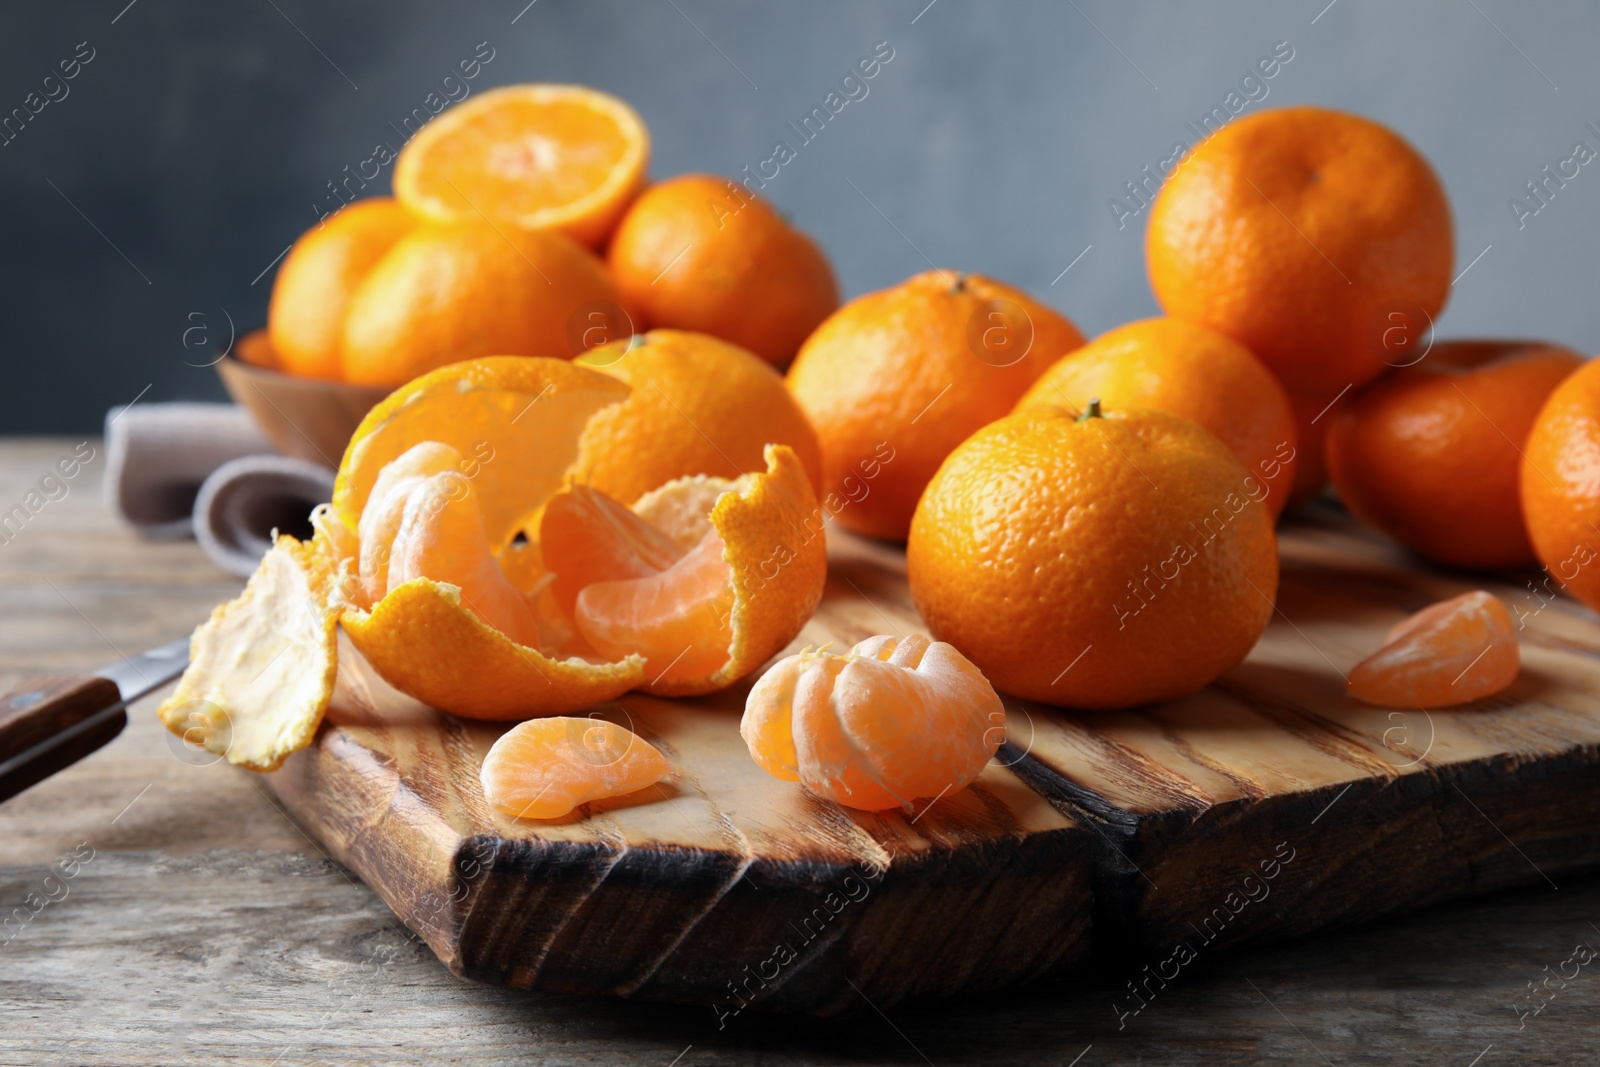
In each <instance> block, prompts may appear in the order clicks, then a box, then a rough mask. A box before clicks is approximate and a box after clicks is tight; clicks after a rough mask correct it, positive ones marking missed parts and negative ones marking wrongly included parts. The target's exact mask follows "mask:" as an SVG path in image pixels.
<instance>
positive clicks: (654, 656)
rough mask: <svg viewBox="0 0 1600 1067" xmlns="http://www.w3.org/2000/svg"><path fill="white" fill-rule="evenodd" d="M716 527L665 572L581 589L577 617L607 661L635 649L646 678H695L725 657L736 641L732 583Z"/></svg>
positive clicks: (676, 681) (586, 636) (666, 681)
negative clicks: (733, 621)
mask: <svg viewBox="0 0 1600 1067" xmlns="http://www.w3.org/2000/svg"><path fill="white" fill-rule="evenodd" d="M725 547H726V546H724V545H723V543H722V537H721V536H720V535H719V534H718V533H717V532H716V531H715V530H712V531H711V532H709V533H707V534H706V535H705V537H704V538H703V539H702V540H701V541H700V544H699V545H698V546H696V547H695V549H694V550H693V551H691V552H689V553H688V554H687V555H685V556H684V557H683V558H682V559H679V560H677V561H676V562H675V563H673V564H672V565H671V566H669V567H668V568H667V569H666V570H663V571H660V572H656V573H652V574H650V575H648V576H647V577H641V578H632V579H624V580H621V581H602V582H595V583H594V584H592V585H588V586H585V587H584V588H583V591H582V592H580V593H579V594H578V600H577V605H576V611H575V613H574V616H573V618H574V621H575V622H576V623H577V626H578V632H579V633H581V634H583V637H584V640H586V641H588V642H589V644H591V645H593V646H594V648H595V650H596V651H598V652H599V653H600V654H601V655H603V656H605V657H607V658H608V659H620V658H621V657H623V656H625V655H627V654H629V653H631V652H637V653H639V654H640V655H642V656H644V657H645V673H646V674H647V675H649V676H650V678H651V683H652V684H657V683H664V684H667V685H673V684H683V683H685V682H692V681H693V680H695V679H698V678H704V677H706V676H708V675H712V674H715V673H716V672H717V671H718V670H719V669H720V668H721V667H722V666H723V664H725V663H727V662H728V647H729V646H730V645H731V644H732V643H733V625H732V613H733V583H732V581H730V580H729V579H730V575H729V573H728V565H727V564H726V563H725V562H723V559H722V554H723V550H724V548H725Z"/></svg>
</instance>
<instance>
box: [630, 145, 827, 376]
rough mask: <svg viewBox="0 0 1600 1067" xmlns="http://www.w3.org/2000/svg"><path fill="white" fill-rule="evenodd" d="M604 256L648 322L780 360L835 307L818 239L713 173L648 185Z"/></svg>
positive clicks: (774, 361)
mask: <svg viewBox="0 0 1600 1067" xmlns="http://www.w3.org/2000/svg"><path fill="white" fill-rule="evenodd" d="M607 261H608V262H609V263H610V265H611V271H612V273H613V275H615V277H616V279H617V285H618V287H619V288H620V289H621V290H622V296H623V299H624V300H625V301H627V303H628V304H629V305H630V306H631V307H633V308H634V309H635V310H637V311H638V313H639V316H640V318H641V319H642V320H643V325H644V327H645V328H647V329H655V328H657V327H661V326H669V327H673V328H676V329H680V330H695V331H698V332H700V333H708V334H711V335H712V336H714V337H720V338H722V339H723V340H725V341H729V342H732V343H733V344H736V345H738V346H740V347H741V348H745V349H748V350H749V351H751V352H753V353H755V354H756V355H757V356H760V357H761V358H762V359H764V360H766V361H767V362H768V363H771V364H773V365H774V366H779V367H781V366H785V365H786V364H788V362H789V361H790V360H791V359H793V358H794V354H795V352H797V351H799V348H800V343H801V342H802V341H804V340H805V339H806V337H807V336H808V335H809V334H810V333H811V331H812V330H814V329H816V326H817V324H818V323H819V322H821V321H822V320H823V319H824V318H826V317H827V316H828V314H829V313H830V312H832V311H833V309H834V308H836V307H838V306H839V286H838V284H837V283H836V282H835V281H834V278H833V270H832V268H831V267H829V266H828V260H827V257H826V256H824V255H823V254H822V250H821V249H819V248H818V247H817V245H816V243H815V242H814V241H812V240H811V238H810V237H807V236H806V235H805V234H804V233H802V232H800V231H799V230H798V229H796V228H795V227H793V226H791V225H789V223H788V222H787V221H785V220H784V218H783V217H782V216H781V215H779V214H778V213H777V211H775V210H774V209H773V208H772V206H771V205H770V204H768V203H767V201H766V200H764V199H762V198H761V197H758V196H756V195H755V194H754V193H752V192H750V191H749V190H748V189H745V188H744V187H743V186H740V185H738V184H736V183H735V182H733V181H731V180H729V179H727V178H716V177H712V176H711V175H709V174H686V175H683V176H681V177H677V178H672V179H670V180H668V181H664V182H661V183H659V184H656V185H653V186H651V187H650V188H649V189H647V190H645V192H644V193H643V194H641V195H640V197H639V199H638V200H636V201H634V204H633V206H632V207H631V208H629V209H628V213H627V214H626V215H624V216H623V219H622V222H621V224H620V225H619V226H618V227H617V232H616V234H615V236H614V237H613V238H612V240H611V247H610V250H609V252H608V253H607Z"/></svg>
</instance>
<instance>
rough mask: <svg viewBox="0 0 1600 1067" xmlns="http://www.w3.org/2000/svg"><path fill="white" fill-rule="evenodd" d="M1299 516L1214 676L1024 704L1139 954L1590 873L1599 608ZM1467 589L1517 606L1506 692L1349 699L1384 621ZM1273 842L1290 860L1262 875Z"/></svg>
mask: <svg viewBox="0 0 1600 1067" xmlns="http://www.w3.org/2000/svg"><path fill="white" fill-rule="evenodd" d="M1309 517H1310V518H1311V519H1312V520H1314V524H1308V525H1304V526H1301V527H1298V528H1295V529H1294V530H1293V531H1292V532H1289V533H1286V535H1285V536H1284V537H1282V538H1281V545H1282V552H1283V579H1282V585H1281V588H1280V592H1279V596H1278V612H1277V614H1276V616H1275V618H1274V621H1273V623H1272V625H1271V626H1270V627H1269V629H1268V631H1267V633H1266V635H1265V636H1264V637H1263V638H1262V640H1261V642H1260V644H1259V645H1258V646H1257V648H1256V649H1255V650H1254V651H1253V652H1252V653H1251V655H1250V657H1249V658H1248V659H1247V660H1246V661H1245V663H1243V664H1242V665H1241V666H1239V667H1238V668H1236V669H1235V670H1233V671H1231V672H1230V673H1229V674H1228V675H1226V676H1225V677H1224V678H1223V679H1222V680H1221V681H1219V682H1218V683H1217V684H1216V685H1214V686H1212V687H1211V688H1209V689H1207V690H1206V691H1204V692H1202V693H1199V694H1196V695H1195V696H1193V697H1190V698H1188V699H1186V700H1182V701H1177V702H1175V703H1172V704H1167V705H1162V706H1159V707H1152V708H1147V709H1140V710H1138V711H1133V712H1123V713H1117V714H1082V713H1079V714H1068V713H1061V712H1056V711H1050V710H1044V709H1040V708H1037V707H1031V706H1020V707H1019V708H1018V712H1019V713H1021V714H1025V715H1027V716H1031V723H1032V727H1033V729H1032V730H1031V732H1029V733H1028V736H1029V737H1031V738H1032V744H1031V746H1030V748H1029V754H1030V759H1029V760H1027V761H1024V762H1022V763H1020V764H1019V765H1018V767H1017V769H1018V771H1019V772H1020V773H1022V774H1023V775H1024V776H1025V777H1027V778H1028V779H1029V781H1030V782H1032V783H1033V784H1034V785H1035V786H1036V787H1038V788H1040V789H1041V790H1042V791H1043V792H1045V793H1046V794H1047V795H1050V796H1051V797H1053V798H1054V799H1055V800H1056V801H1057V803H1059V804H1060V805H1061V806H1062V807H1063V808H1064V809H1065V810H1068V811H1071V812H1073V813H1075V814H1081V813H1089V814H1090V816H1091V817H1092V818H1094V819H1095V820H1096V822H1097V824H1098V825H1099V826H1100V827H1101V828H1102V830H1103V831H1104V833H1103V834H1102V836H1101V838H1100V855H1099V861H1098V865H1097V878H1096V887H1097V902H1098V906H1099V910H1100V913H1101V915H1102V916H1103V917H1104V919H1105V920H1106V921H1107V922H1108V923H1111V924H1113V925H1114V926H1115V927H1116V928H1117V929H1118V930H1119V931H1120V932H1122V934H1123V935H1124V936H1126V937H1127V938H1128V939H1129V940H1130V941H1131V942H1133V943H1135V944H1138V945H1140V946H1141V947H1143V948H1146V949H1158V948H1162V947H1167V948H1171V947H1173V946H1176V945H1179V944H1181V943H1185V942H1187V943H1190V944H1191V945H1195V944H1204V945H1207V946H1209V945H1212V944H1213V943H1215V944H1216V945H1217V946H1223V945H1237V944H1241V943H1246V942H1251V941H1259V940H1265V939H1278V938H1285V937H1292V936H1296V935H1299V934H1303V933H1305V932H1307V931H1309V930H1313V929H1316V928H1318V927H1322V926H1327V925H1331V924H1340V923H1350V922H1358V921H1364V920H1367V919H1371V918H1374V917H1376V916H1379V915H1383V914H1387V913H1389V912H1393V911H1401V910H1407V909H1411V908H1415V907H1419V906H1422V905H1425V904H1429V903H1433V902H1436V901H1439V900H1442V899H1446V898H1449V897H1454V896H1461V895H1464V894H1468V893H1481V892H1487V891H1490V890H1493V889H1498V888H1503V887H1506V886H1513V885H1528V884H1548V885H1554V884H1555V881H1554V880H1555V879H1557V878H1559V877H1561V876H1563V875H1565V874H1566V873H1568V872H1571V871H1576V870H1582V869H1587V868H1591V867H1594V866H1596V865H1597V864H1600V747H1597V746H1600V626H1597V625H1596V623H1595V621H1594V617H1593V615H1592V614H1590V613H1589V612H1587V611H1585V610H1583V609H1581V608H1578V607H1576V606H1575V605H1572V604H1571V603H1567V602H1559V601H1558V602H1555V603H1553V604H1551V605H1550V606H1548V607H1547V608H1545V609H1544V610H1542V611H1538V612H1537V613H1535V612H1534V610H1533V609H1534V608H1535V607H1537V606H1539V604H1540V602H1539V601H1538V600H1537V599H1535V598H1534V597H1533V596H1532V595H1531V594H1529V593H1528V591H1527V590H1526V588H1519V587H1517V586H1515V585H1512V584H1510V583H1508V582H1506V581H1495V580H1487V579H1485V578H1483V577H1482V576H1465V575H1447V574H1443V573H1440V572H1430V571H1425V570H1422V569H1421V568H1419V567H1418V566H1417V565H1416V563H1415V561H1414V560H1413V559H1411V558H1409V557H1408V556H1407V555H1406V554H1404V553H1403V552H1402V551H1401V550H1399V549H1398V548H1396V547H1393V546H1391V545H1388V544H1386V543H1383V542H1381V541H1379V540H1377V538H1376V537H1374V536H1373V535H1371V534H1368V533H1366V532H1365V531H1363V530H1361V529H1360V528H1359V527H1357V526H1356V525H1355V523H1354V521H1353V520H1351V519H1350V518H1349V517H1348V516H1346V515H1344V514H1343V513H1342V512H1338V511H1335V510H1333V509H1331V508H1325V509H1321V510H1316V511H1313V512H1311V513H1310V515H1309ZM1473 588H1488V589H1489V590H1490V591H1492V592H1494V593H1495V594H1496V595H1498V596H1500V597H1501V598H1502V599H1503V600H1504V601H1505V602H1506V603H1507V604H1515V605H1521V606H1523V607H1524V609H1525V610H1526V611H1527V612H1528V614H1527V617H1526V618H1525V620H1524V621H1525V623H1526V626H1525V629H1523V630H1522V631H1521V633H1520V634H1519V637H1520V639H1521V642H1522V654H1523V663H1524V668H1523V672H1522V676H1521V678H1520V679H1519V680H1518V682H1517V683H1516V684H1515V685H1514V686H1513V687H1512V688H1511V689H1510V690H1508V691H1506V692H1505V693H1503V694H1501V695H1500V696H1498V697H1496V698H1493V699H1490V700H1484V701H1479V702H1477V703H1475V704H1471V705H1464V706H1461V707H1457V708H1446V709H1436V710H1433V711H1431V712H1427V711H1421V710H1418V709H1415V708H1412V709H1383V708H1373V707H1369V706H1366V705H1363V704H1361V703H1359V702H1357V701H1355V700H1353V699H1352V698H1349V697H1348V696H1346V695H1345V693H1344V686H1343V672H1344V671H1346V670H1348V669H1349V668H1350V667H1351V666H1353V665H1354V664H1355V663H1357V662H1358V661H1359V660H1361V659H1362V658H1364V657H1365V656H1366V655H1368V654H1369V653H1371V652H1372V651H1374V650H1375V649H1376V648H1377V647H1378V646H1379V645H1380V644H1381V643H1382V640H1383V634H1384V633H1385V632H1386V631H1387V629H1388V627H1390V626H1391V625H1393V624H1394V623H1396V622H1398V621H1399V620H1400V619H1402V618H1404V617H1405V616H1406V615H1408V614H1410V613H1411V612H1414V611H1416V610H1419V609H1420V608H1422V607H1425V606H1426V605H1428V604H1430V603H1433V602H1435V601H1438V600H1440V599H1443V598H1446V597H1450V596H1454V595H1457V594H1459V593H1461V592H1465V591H1467V590H1469V589H1473ZM1519 594H1520V595H1519ZM1016 717H1017V716H1016V715H1015V714H1014V716H1013V718H1014V720H1015V718H1016ZM1020 728H1021V729H1024V730H1028V729H1029V728H1027V727H1020ZM1018 729H1019V724H1017V723H1016V722H1015V721H1014V722H1013V726H1012V731H1011V732H1012V735H1013V736H1015V735H1016V733H1017V732H1018ZM1280 847H1281V848H1282V849H1284V850H1287V851H1288V852H1292V853H1293V854H1294V855H1295V857H1296V858H1295V859H1294V860H1293V861H1292V862H1290V863H1287V864H1281V865H1280V869H1279V870H1278V873H1277V874H1276V875H1275V876H1274V877H1273V878H1272V879H1271V880H1270V884H1264V879H1263V878H1262V873H1263V872H1262V870H1261V864H1262V863H1263V861H1269V862H1270V861H1271V860H1272V859H1273V857H1274V855H1275V853H1276V852H1277V851H1278V850H1279V849H1280ZM1251 875H1254V880H1253V881H1252V882H1250V883H1245V882H1244V879H1245V878H1246V877H1247V876H1251ZM1250 893H1254V894H1255V895H1256V896H1258V897H1260V900H1248V895H1249V894H1250ZM1230 894H1233V896H1232V897H1230ZM1241 899H1244V900H1245V902H1244V903H1243V904H1242V906H1241Z"/></svg>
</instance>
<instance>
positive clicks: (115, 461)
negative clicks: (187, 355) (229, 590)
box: [105, 402, 333, 575]
mask: <svg viewBox="0 0 1600 1067" xmlns="http://www.w3.org/2000/svg"><path fill="white" fill-rule="evenodd" d="M105 432H106V465H107V471H106V481H105V503H106V508H107V510H108V511H110V512H111V514H112V516H113V517H114V518H116V519H118V520H120V521H121V522H122V523H124V524H125V525H127V526H130V527H132V528H133V529H135V530H137V531H138V532H139V533H141V534H142V535H144V536H146V537H150V538H155V539H160V540H168V539H175V538H181V537H190V536H193V537H196V538H197V539H198V540H199V542H200V547H201V548H203V549H204V550H205V552H206V554H207V555H208V556H210V557H211V559H212V561H213V562H215V563H216V564H217V565H218V566H219V567H222V568H223V569H224V570H228V571H231V572H232V573H234V574H239V575H248V574H250V573H251V572H253V571H254V570H255V567H256V563H257V561H259V560H260V558H261V555H262V553H264V552H265V551H266V550H267V548H268V545H269V541H268V538H269V536H270V534H271V532H272V530H273V529H280V530H282V531H283V532H285V533H296V534H307V535H308V534H309V524H308V522H307V519H308V516H309V515H310V513H311V509H312V508H313V507H314V506H316V505H317V504H319V503H321V502H323V501H325V500H327V499H328V498H329V496H330V495H332V492H333V472H332V471H329V470H326V469H325V468H323V467H321V466H318V465H317V464H313V463H307V462H305V461H304V460H298V459H289V458H287V457H284V456H279V455H277V454H276V453H275V452H274V450H273V448H272V445H271V444H269V443H268V442H267V439H266V438H265V437H264V436H262V434H261V431H259V430H258V429H256V426H255V423H254V422H252V421H251V419H250V416H249V414H248V413H247V412H246V411H245V410H244V409H243V408H240V407H237V406H235V405H233V404H201V403H188V402H174V403H165V404H141V405H138V406H130V407H120V408H113V409H111V410H110V411H108V412H107V413H106V431H105Z"/></svg>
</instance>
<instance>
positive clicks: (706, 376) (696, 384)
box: [577, 330, 822, 504]
mask: <svg viewBox="0 0 1600 1067" xmlns="http://www.w3.org/2000/svg"><path fill="white" fill-rule="evenodd" d="M581 364H582V365H584V366H588V367H593V368H595V369H596V370H599V371H601V372H603V373H605V374H609V375H611V376H612V377H613V378H619V379H621V380H622V381H624V382H627V383H628V385H630V386H632V388H633V391H632V392H631V393H630V394H629V396H628V398H627V399H626V400H624V401H623V402H622V403H620V404H616V405H614V406H612V407H610V408H608V409H606V410H604V411H602V412H600V413H599V414H597V415H596V416H595V417H594V418H593V419H591V420H590V422H589V426H588V428H587V429H586V430H585V431H584V435H583V446H582V448H583V451H582V454H581V457H580V459H579V462H578V468H577V470H578V476H579V478H580V479H582V480H583V481H585V482H587V483H588V484H590V485H592V486H594V487H595V488H596V489H599V490H600V491H602V492H604V493H606V494H608V495H610V496H613V497H615V498H616V499H618V500H620V501H622V502H623V503H624V504H632V503H633V502H634V501H635V500H637V499H639V497H640V496H642V495H643V494H645V493H647V492H649V491H650V490H652V489H654V488H656V487H657V486H659V485H663V484H665V483H666V482H670V481H671V480H672V479H674V478H683V477H687V476H689V475H694V474H711V475H716V476H718V477H722V478H732V477H735V476H737V475H739V474H742V473H744V472H746V471H760V470H765V469H766V460H765V459H764V458H763V453H764V450H765V449H766V446H767V445H768V444H780V445H788V446H789V447H790V448H792V449H794V452H795V455H797V456H799V457H800V462H801V464H802V465H803V466H804V467H805V469H806V477H807V478H809V479H810V480H811V484H812V487H813V488H815V487H816V486H817V484H818V482H819V481H820V479H821V472H822V458H821V457H822V453H821V449H820V448H819V447H818V445H817V435H816V433H815V431H813V430H812V428H811V424H810V423H809V422H808V421H806V417H805V415H804V413H802V412H801V410H800V407H799V405H798V404H796V403H795V401H794V398H793V397H792V396H790V395H789V392H788V390H786V389H785V388H784V387H783V378H782V377H780V376H779V375H778V373H777V372H776V371H774V370H773V369H772V368H771V367H770V366H768V365H767V364H765V363H763V362H762V361H761V360H759V359H757V358H756V357H755V356H753V355H751V354H750V353H749V352H746V351H745V350H744V349H742V348H739V347H737V346H735V345H732V344H729V343H728V342H726V341H720V340H718V339H717V338H715V337H711V336H709V335H707V334H703V333H690V332H688V331H685V330H651V331H650V332H649V333H648V334H636V335H635V336H633V337H631V338H624V339H622V340H619V341H613V342H612V343H611V344H609V345H603V346H601V347H599V348H596V349H594V350H593V351H591V352H590V353H588V354H587V355H586V356H584V357H583V358H582V360H581Z"/></svg>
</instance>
